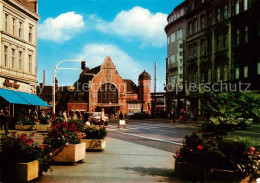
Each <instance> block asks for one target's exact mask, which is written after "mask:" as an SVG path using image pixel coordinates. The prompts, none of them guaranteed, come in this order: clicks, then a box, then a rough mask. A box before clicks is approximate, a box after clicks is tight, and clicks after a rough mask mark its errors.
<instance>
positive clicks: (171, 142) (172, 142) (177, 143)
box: [111, 130, 183, 145]
mask: <svg viewBox="0 0 260 183" xmlns="http://www.w3.org/2000/svg"><path fill="white" fill-rule="evenodd" d="M111 131H113V132H115V133H119V134H124V135H128V136H134V137H139V138H144V139H149V140H154V141H159V142H167V143H170V144H175V145H183V144H182V143H179V142H174V141H169V140H163V139H157V138H152V137H145V136H142V135H134V134H128V133H124V132H118V131H116V130H111Z"/></svg>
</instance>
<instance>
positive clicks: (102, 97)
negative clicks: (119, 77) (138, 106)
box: [98, 83, 118, 104]
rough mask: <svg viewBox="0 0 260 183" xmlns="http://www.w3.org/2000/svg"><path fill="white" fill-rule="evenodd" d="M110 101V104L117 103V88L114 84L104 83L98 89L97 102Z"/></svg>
mask: <svg viewBox="0 0 260 183" xmlns="http://www.w3.org/2000/svg"><path fill="white" fill-rule="evenodd" d="M110 102H111V103H112V104H117V103H118V90H117V88H116V87H115V85H113V84H111V83H105V84H103V85H102V86H101V87H100V88H99V90H98V103H105V104H109V103H110Z"/></svg>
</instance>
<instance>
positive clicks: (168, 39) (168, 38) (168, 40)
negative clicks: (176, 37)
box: [167, 36, 170, 44]
mask: <svg viewBox="0 0 260 183" xmlns="http://www.w3.org/2000/svg"><path fill="white" fill-rule="evenodd" d="M167 43H168V44H170V36H168V37H167Z"/></svg>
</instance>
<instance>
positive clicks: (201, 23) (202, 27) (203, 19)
mask: <svg viewBox="0 0 260 183" xmlns="http://www.w3.org/2000/svg"><path fill="white" fill-rule="evenodd" d="M204 28H205V15H201V17H200V30H203V29H204Z"/></svg>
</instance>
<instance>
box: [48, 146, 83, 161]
mask: <svg viewBox="0 0 260 183" xmlns="http://www.w3.org/2000/svg"><path fill="white" fill-rule="evenodd" d="M85 157H86V144H85V143H80V144H69V145H67V146H66V145H65V146H64V147H62V148H60V149H57V150H55V151H54V153H53V155H52V160H53V161H54V162H64V163H76V162H78V161H81V160H84V159H85Z"/></svg>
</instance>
